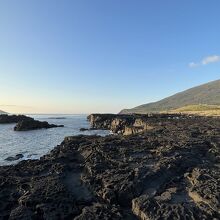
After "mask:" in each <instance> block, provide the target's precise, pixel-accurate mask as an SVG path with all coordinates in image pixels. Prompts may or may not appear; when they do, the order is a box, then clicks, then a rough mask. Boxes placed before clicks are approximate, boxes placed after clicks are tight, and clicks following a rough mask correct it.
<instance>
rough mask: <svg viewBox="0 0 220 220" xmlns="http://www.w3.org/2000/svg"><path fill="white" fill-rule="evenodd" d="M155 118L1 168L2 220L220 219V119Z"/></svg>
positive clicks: (66, 143) (70, 140)
mask: <svg viewBox="0 0 220 220" xmlns="http://www.w3.org/2000/svg"><path fill="white" fill-rule="evenodd" d="M123 120H124V119H123ZM129 120H130V119H129ZM158 120H159V119H158ZM155 123H156V124H154V125H153V124H152V125H153V128H152V129H150V130H144V132H142V133H137V134H134V135H128V136H122V135H111V136H106V137H100V136H75V137H67V138H65V140H64V141H63V142H62V143H61V145H59V146H57V147H55V148H54V150H52V151H51V152H50V153H49V154H48V155H45V156H43V157H42V158H41V159H40V160H28V161H22V162H20V163H18V164H17V165H15V166H2V167H0V219H48V220H49V219H55V220H56V219H74V220H93V219H94V220H95V219H100V220H103V219H104V220H111V219H121V220H123V219H125V220H126V219H127V220H129V219H130V220H132V219H134V220H135V219H142V220H146V219H152V220H154V219H170V220H171V219H207V220H208V219H219V218H220V204H219V199H220V197H219V196H220V195H219V194H220V163H219V161H220V119H219V118H211V117H210V118H205V117H192V118H190V117H185V118H182V119H180V118H178V119H177V118H168V117H167V118H166V117H165V118H164V119H163V120H162V119H161V121H157V120H155Z"/></svg>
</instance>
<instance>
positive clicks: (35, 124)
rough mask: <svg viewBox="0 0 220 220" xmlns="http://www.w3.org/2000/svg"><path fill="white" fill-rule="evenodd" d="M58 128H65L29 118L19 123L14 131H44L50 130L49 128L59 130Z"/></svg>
mask: <svg viewBox="0 0 220 220" xmlns="http://www.w3.org/2000/svg"><path fill="white" fill-rule="evenodd" d="M57 127H64V126H63V125H54V124H49V123H48V122H46V121H38V120H34V119H32V118H29V119H25V120H21V121H19V122H18V123H17V124H16V126H15V127H14V130H15V131H28V130H36V129H42V128H46V129H48V128H57Z"/></svg>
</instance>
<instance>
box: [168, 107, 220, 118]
mask: <svg viewBox="0 0 220 220" xmlns="http://www.w3.org/2000/svg"><path fill="white" fill-rule="evenodd" d="M169 112H170V113H183V114H197V115H204V116H220V105H187V106H184V107H181V108H177V109H174V110H171V111H169Z"/></svg>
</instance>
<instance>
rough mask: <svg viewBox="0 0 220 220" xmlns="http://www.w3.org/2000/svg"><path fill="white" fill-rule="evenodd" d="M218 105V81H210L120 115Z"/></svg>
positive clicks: (219, 99)
mask: <svg viewBox="0 0 220 220" xmlns="http://www.w3.org/2000/svg"><path fill="white" fill-rule="evenodd" d="M201 104H205V105H220V80H216V81H212V82H209V83H206V84H203V85H200V86H197V87H193V88H191V89H188V90H185V91H183V92H180V93H177V94H175V95H173V96H170V97H168V98H165V99H162V100H160V101H158V102H153V103H149V104H144V105H140V106H137V107H135V108H132V109H124V110H122V111H121V112H120V114H130V113H140V114H145V113H150V112H161V111H169V110H174V109H178V108H181V107H184V106H188V105H201Z"/></svg>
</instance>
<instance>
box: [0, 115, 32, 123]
mask: <svg viewBox="0 0 220 220" xmlns="http://www.w3.org/2000/svg"><path fill="white" fill-rule="evenodd" d="M27 119H31V118H30V117H27V116H25V115H7V114H3V115H0V124H9V123H18V122H19V121H22V120H27Z"/></svg>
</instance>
